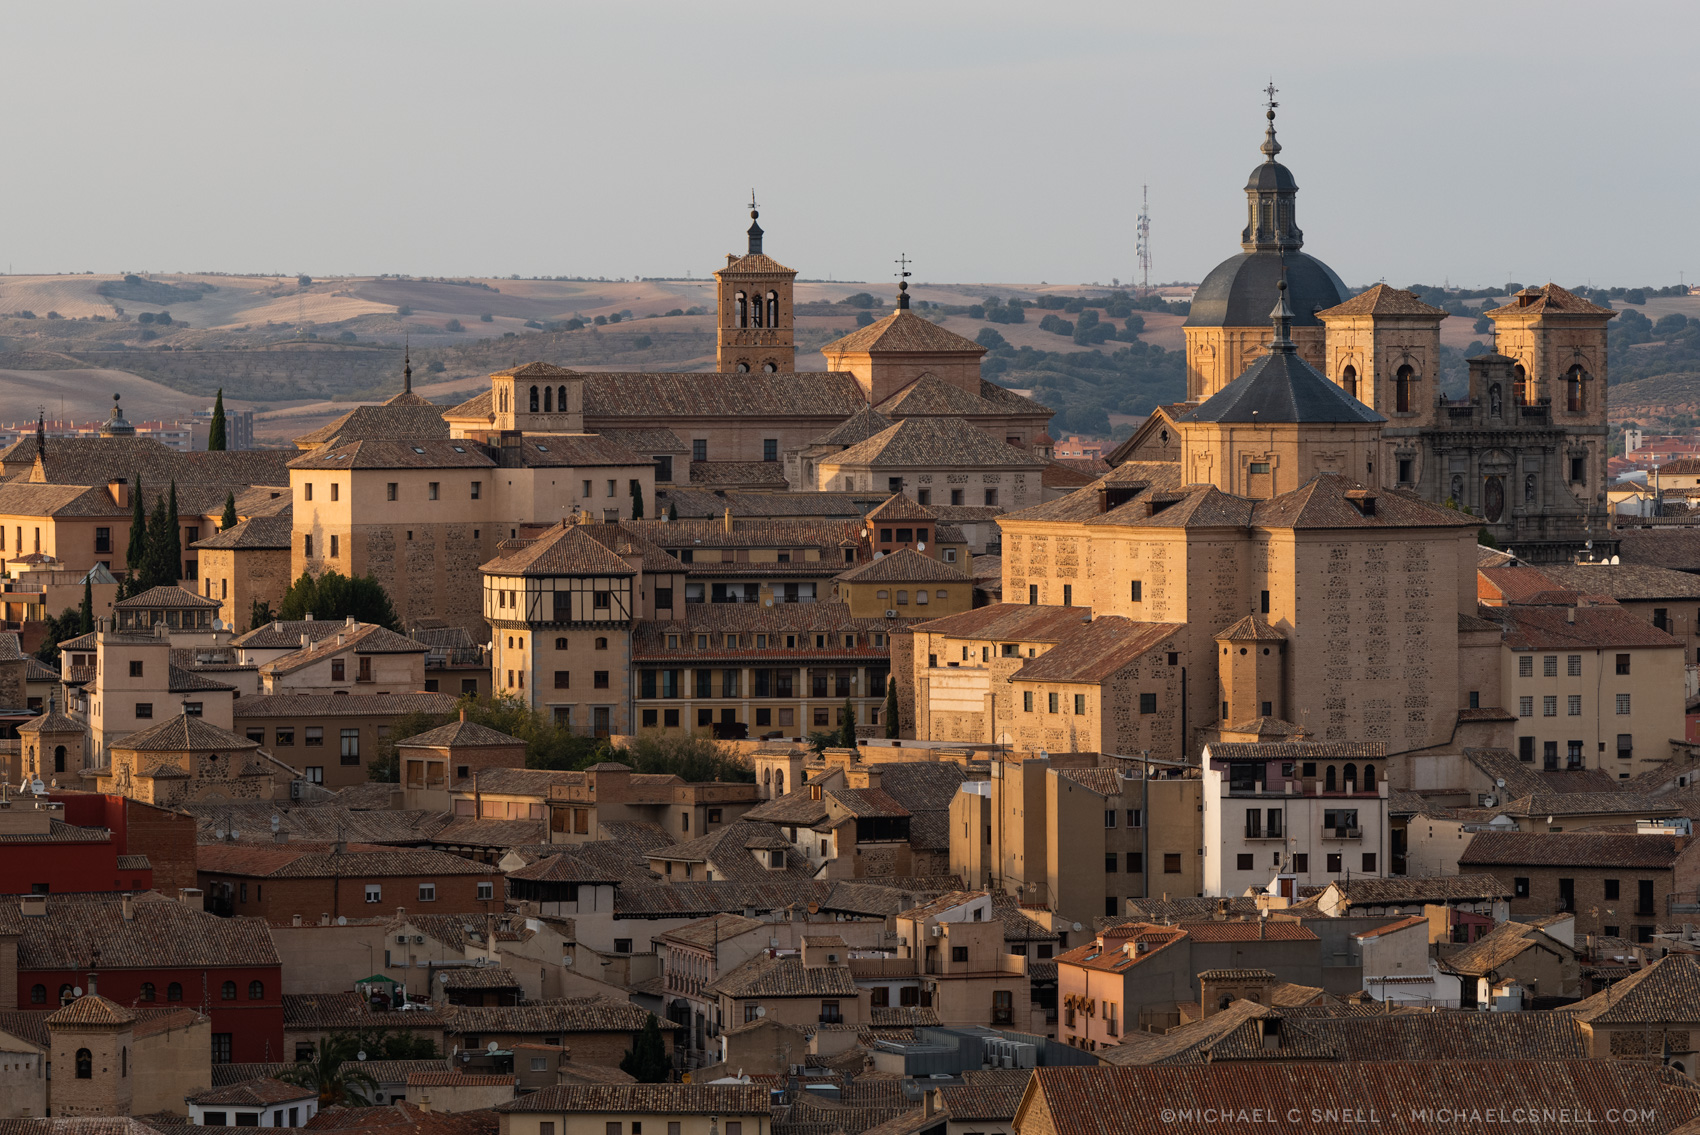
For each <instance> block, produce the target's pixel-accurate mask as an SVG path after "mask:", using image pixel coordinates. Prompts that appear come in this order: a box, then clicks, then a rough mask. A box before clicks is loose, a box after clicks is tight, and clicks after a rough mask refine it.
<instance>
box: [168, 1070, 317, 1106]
mask: <svg viewBox="0 0 1700 1135" xmlns="http://www.w3.org/2000/svg"><path fill="white" fill-rule="evenodd" d="M318 1095H319V1090H318V1089H317V1088H303V1087H302V1086H301V1085H299V1084H286V1083H284V1082H283V1081H282V1080H274V1079H272V1078H271V1077H269V1076H265V1077H261V1078H259V1079H254V1080H244V1081H243V1082H242V1083H239V1084H225V1085H223V1086H221V1087H215V1088H209V1089H208V1090H206V1091H204V1092H196V1093H195V1094H194V1095H192V1096H189V1097H188V1102H190V1103H192V1104H194V1105H196V1106H197V1107H209V1106H213V1105H216V1104H224V1105H230V1106H235V1107H270V1106H271V1105H272V1104H279V1103H289V1102H291V1101H293V1100H305V1099H316V1098H318Z"/></svg>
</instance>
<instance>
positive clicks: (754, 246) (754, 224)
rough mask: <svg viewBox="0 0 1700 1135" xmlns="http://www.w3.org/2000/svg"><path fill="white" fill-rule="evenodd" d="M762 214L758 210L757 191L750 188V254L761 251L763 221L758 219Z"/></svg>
mask: <svg viewBox="0 0 1700 1135" xmlns="http://www.w3.org/2000/svg"><path fill="white" fill-rule="evenodd" d="M760 216H761V214H760V213H758V212H756V191H755V190H754V189H751V190H750V228H749V238H750V245H749V254H750V255H754V254H755V253H758V252H760V251H761V236H762V232H761V222H760V221H759V220H757V219H756V218H758V217H760Z"/></svg>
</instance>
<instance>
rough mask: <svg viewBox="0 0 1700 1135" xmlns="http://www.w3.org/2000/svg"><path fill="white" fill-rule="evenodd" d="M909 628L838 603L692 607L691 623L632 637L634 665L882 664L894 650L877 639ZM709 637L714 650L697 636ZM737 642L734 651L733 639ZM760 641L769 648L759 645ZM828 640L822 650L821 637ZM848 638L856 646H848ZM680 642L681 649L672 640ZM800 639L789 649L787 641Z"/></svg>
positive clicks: (650, 625)
mask: <svg viewBox="0 0 1700 1135" xmlns="http://www.w3.org/2000/svg"><path fill="white" fill-rule="evenodd" d="M904 625H906V624H905V623H904V622H902V621H901V620H894V619H880V618H858V617H856V616H853V615H851V613H850V608H849V605H848V604H845V603H835V602H815V603H775V604H774V605H773V606H771V607H764V606H759V605H748V604H743V603H692V604H690V605H689V606H688V607H687V608H686V609H685V617H684V618H683V619H676V620H672V621H667V620H651V619H646V620H643V621H642V622H640V623H638V625H637V628H636V630H635V631H633V633H632V657H633V658H634V659H640V660H649V659H667V660H671V661H675V662H679V661H685V662H692V661H696V662H700V663H703V664H706V663H707V662H709V661H711V660H714V659H723V658H724V659H751V660H755V659H765V658H776V659H779V658H782V659H813V660H816V661H824V660H827V659H845V660H849V659H856V658H870V659H882V658H886V657H888V656H889V648H887V647H883V646H875V645H874V638H873V636H874V635H875V634H881V633H890V632H891V631H892V630H894V629H896V628H897V627H901V626H904ZM699 634H706V635H707V636H708V645H707V646H706V647H700V648H699V647H698V646H697V645H696V636H697V635H699ZM728 634H730V635H733V636H735V642H734V644H733V645H728V644H727V635H728ZM757 635H760V636H762V637H764V638H765V639H766V640H767V641H766V644H765V645H761V646H758V645H756V639H757ZM822 635H824V636H825V637H824V640H822V641H821V645H819V646H817V645H816V639H817V637H818V636H822ZM846 635H854V636H855V640H856V641H855V644H854V645H852V646H845V645H844V638H845V636H846ZM674 636H677V639H678V641H677V643H675V644H674V645H672V646H669V645H668V639H669V638H672V637H674ZM793 637H794V638H795V640H796V641H795V642H794V643H793V644H792V645H790V646H787V645H786V641H787V639H790V638H793Z"/></svg>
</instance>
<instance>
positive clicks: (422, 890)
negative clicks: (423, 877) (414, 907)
mask: <svg viewBox="0 0 1700 1135" xmlns="http://www.w3.org/2000/svg"><path fill="white" fill-rule="evenodd" d="M419 901H420V902H436V901H437V884H435V883H420V884H419Z"/></svg>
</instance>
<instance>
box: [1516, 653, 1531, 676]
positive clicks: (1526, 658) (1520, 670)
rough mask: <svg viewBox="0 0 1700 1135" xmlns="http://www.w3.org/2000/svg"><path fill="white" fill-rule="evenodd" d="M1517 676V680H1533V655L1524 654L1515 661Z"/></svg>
mask: <svg viewBox="0 0 1700 1135" xmlns="http://www.w3.org/2000/svg"><path fill="white" fill-rule="evenodd" d="M1517 676H1518V677H1519V678H1533V677H1534V676H1535V658H1534V655H1532V654H1525V655H1523V656H1521V657H1520V658H1518V659H1517Z"/></svg>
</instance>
